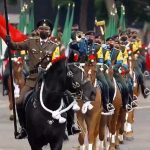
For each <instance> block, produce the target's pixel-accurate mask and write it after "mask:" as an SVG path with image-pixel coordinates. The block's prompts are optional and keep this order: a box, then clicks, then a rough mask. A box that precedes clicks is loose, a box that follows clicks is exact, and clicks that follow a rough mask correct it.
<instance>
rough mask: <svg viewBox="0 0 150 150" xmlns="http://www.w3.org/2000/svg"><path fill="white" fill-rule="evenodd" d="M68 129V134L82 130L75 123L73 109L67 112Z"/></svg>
mask: <svg viewBox="0 0 150 150" xmlns="http://www.w3.org/2000/svg"><path fill="white" fill-rule="evenodd" d="M67 131H68V135H74V134H77V133H79V132H80V129H79V128H78V127H76V125H75V121H74V111H73V110H72V109H70V110H69V111H68V112H67Z"/></svg>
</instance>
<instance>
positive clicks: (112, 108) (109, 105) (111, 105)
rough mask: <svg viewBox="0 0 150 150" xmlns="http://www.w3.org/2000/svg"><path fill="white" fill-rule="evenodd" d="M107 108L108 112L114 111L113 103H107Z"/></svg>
mask: <svg viewBox="0 0 150 150" xmlns="http://www.w3.org/2000/svg"><path fill="white" fill-rule="evenodd" d="M107 110H108V111H109V112H112V111H114V110H115V107H114V105H113V104H111V103H109V104H107Z"/></svg>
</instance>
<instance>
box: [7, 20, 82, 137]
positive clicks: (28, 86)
mask: <svg viewBox="0 0 150 150" xmlns="http://www.w3.org/2000/svg"><path fill="white" fill-rule="evenodd" d="M52 29H53V25H52V23H51V22H50V21H49V20H47V19H43V20H41V21H39V22H38V23H37V30H36V33H37V34H36V36H32V37H29V38H28V39H27V40H26V41H24V42H20V43H14V42H12V41H11V39H10V37H6V41H7V42H8V43H9V46H10V47H11V48H12V49H15V50H22V49H24V50H27V51H28V55H29V76H28V77H27V78H26V83H25V85H24V87H23V89H22V90H21V93H20V97H19V99H18V101H17V102H16V105H17V112H18V118H19V123H20V125H21V131H20V133H19V134H18V135H17V137H16V138H18V139H22V138H24V137H26V131H25V114H24V113H25V112H24V103H25V95H26V94H27V93H28V92H29V91H31V90H33V89H34V88H35V85H36V83H37V82H38V80H40V77H39V74H38V71H39V70H38V68H39V67H41V68H45V67H46V66H47V64H48V62H49V61H50V59H49V56H50V57H51V60H53V59H55V58H56V57H59V56H60V53H61V52H63V50H62V49H61V48H60V45H57V44H56V43H54V42H53V41H51V40H50V36H51V31H52ZM47 56H48V57H47ZM74 131H75V132H76V129H74ZM77 132H79V131H77Z"/></svg>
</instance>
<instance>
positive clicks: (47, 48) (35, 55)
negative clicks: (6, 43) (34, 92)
mask: <svg viewBox="0 0 150 150" xmlns="http://www.w3.org/2000/svg"><path fill="white" fill-rule="evenodd" d="M11 48H12V49H15V50H22V49H24V50H27V51H28V55H29V71H30V74H29V76H28V77H27V79H26V83H25V86H24V87H23V89H22V90H21V93H20V97H19V100H18V101H17V104H22V102H24V96H25V94H26V93H27V92H28V91H30V90H31V89H33V88H34V87H35V84H36V81H37V78H38V72H37V71H36V69H38V68H37V67H36V68H35V66H36V65H37V64H38V63H39V62H40V61H41V60H42V58H44V56H45V55H46V52H48V53H49V54H53V52H54V51H55V50H58V48H59V47H58V45H57V44H56V43H54V42H52V41H51V40H47V41H46V42H45V43H44V44H43V45H41V43H40V38H39V37H31V38H29V39H27V40H26V41H24V42H19V43H14V42H11ZM54 53H55V52H54ZM49 61H50V60H49V59H47V58H46V59H45V60H44V61H43V62H42V63H41V64H40V65H41V66H42V67H43V68H45V67H46V66H47V64H48V63H49Z"/></svg>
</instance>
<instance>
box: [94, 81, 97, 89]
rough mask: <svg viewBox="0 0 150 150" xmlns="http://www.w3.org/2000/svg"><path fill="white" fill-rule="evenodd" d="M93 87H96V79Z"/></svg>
mask: <svg viewBox="0 0 150 150" xmlns="http://www.w3.org/2000/svg"><path fill="white" fill-rule="evenodd" d="M94 87H97V79H95V82H94Z"/></svg>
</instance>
